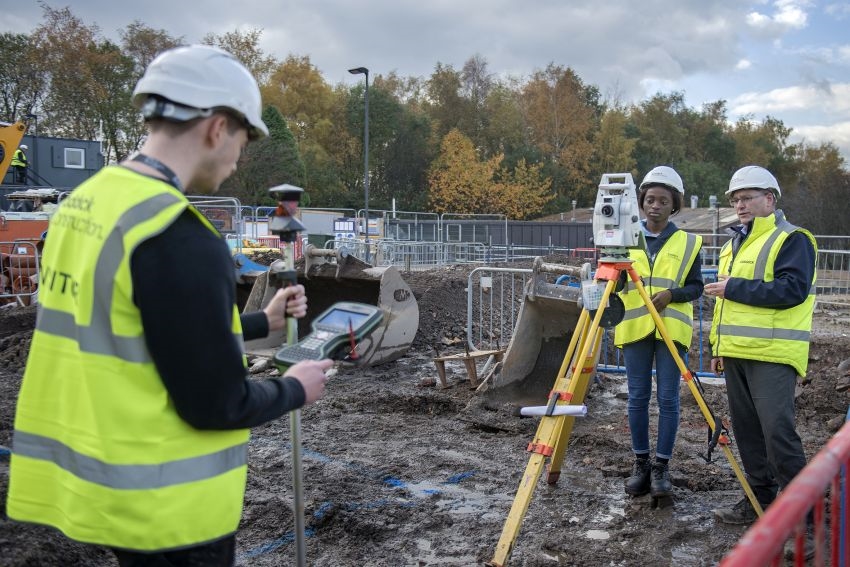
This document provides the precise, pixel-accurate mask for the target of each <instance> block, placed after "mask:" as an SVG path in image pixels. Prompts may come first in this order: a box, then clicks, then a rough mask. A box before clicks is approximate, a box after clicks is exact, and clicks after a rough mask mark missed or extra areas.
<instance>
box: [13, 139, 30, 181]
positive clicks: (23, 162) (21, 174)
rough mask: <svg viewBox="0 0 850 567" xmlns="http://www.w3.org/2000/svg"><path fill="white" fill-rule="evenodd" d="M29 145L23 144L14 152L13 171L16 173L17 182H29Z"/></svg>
mask: <svg viewBox="0 0 850 567" xmlns="http://www.w3.org/2000/svg"><path fill="white" fill-rule="evenodd" d="M27 151H29V147H28V146H27V145H26V144H21V145H20V146H18V149H17V150H15V153H14V154H12V163H11V164H10V165H11V167H12V171H13V172H14V174H15V183H18V184H20V185H26V184H27V154H26V152H27Z"/></svg>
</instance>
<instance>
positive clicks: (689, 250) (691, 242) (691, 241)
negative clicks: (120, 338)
mask: <svg viewBox="0 0 850 567" xmlns="http://www.w3.org/2000/svg"><path fill="white" fill-rule="evenodd" d="M696 245H697V237H696V236H695V235H693V234H688V233H685V253H684V254H683V255H682V258H683V259H684V260H688V259H689V258H690V257H691V254H693V253H694V248H696ZM690 267H691V264H688V263H687V262H682V263H680V264H679V273H678V274H676V282H675V284H674V285H676V286H678V284H679V282H680V281H682V279H683V278H684V277H685V270H687V269H688V268H690ZM670 287H673V286H670ZM668 289H670V288H668Z"/></svg>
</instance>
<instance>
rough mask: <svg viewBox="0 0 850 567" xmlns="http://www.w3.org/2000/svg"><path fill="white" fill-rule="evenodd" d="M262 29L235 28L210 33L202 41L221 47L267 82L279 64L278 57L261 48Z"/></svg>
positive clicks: (256, 76)
mask: <svg viewBox="0 0 850 567" xmlns="http://www.w3.org/2000/svg"><path fill="white" fill-rule="evenodd" d="M262 35H263V30H261V29H249V30H246V31H240V30H234V31H230V32H226V33H223V34H214V33H208V34H207V35H205V36H204V38H203V39H202V40H201V43H205V44H207V45H213V46H215V47H220V48H221V49H224V50H225V51H227V52H229V53H231V54H233V56H235V57H236V58H237V59H239V61H241V62H242V64H243V65H245V67H247V68H248V71H250V72H251V74H252V75H253V76H254V78H255V79H256V80H257V82H258V83H260V84H265V83H266V82H267V81H268V80H269V77H270V76H271V73H272V72H273V71H274V68H275V66H276V65H277V59H275V58H274V57H273V56H271V55H268V54H267V53H265V52H264V51H263V50H262V49H260V37H261V36H262Z"/></svg>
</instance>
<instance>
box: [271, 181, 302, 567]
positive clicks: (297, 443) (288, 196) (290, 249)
mask: <svg viewBox="0 0 850 567" xmlns="http://www.w3.org/2000/svg"><path fill="white" fill-rule="evenodd" d="M303 192H304V190H303V189H301V188H300V187H295V186H294V185H288V184H284V185H278V186H277V187H272V188H271V189H269V193H271V194H272V195H274V196H275V197H276V198H277V201H278V205H277V208H276V209H275V210H274V212H272V214H271V215H270V217H269V231H270V232H271V233H272V234H276V235H277V236H279V237H280V244H281V251H282V253H283V263H284V267H285V269H284V271H282V272H277V273H276V274H275V277H276V278H277V282H276V283H277V284H278V286H279V287H287V286H290V285H295V284H297V283H298V278H297V275H296V272H295V243H296V241H297V240H298V238H299V233H300V232H301V231H303V230H304V225H303V224H301V222H300V221H299V220H298V219H297V218H295V212H296V210H297V209H298V202H299V200H300V199H301V194H302V193H303ZM297 342H298V322H297V321H296V320H295V318H294V317H287V318H286V344H288V345H292V344H295V343H297ZM289 429H290V440H291V443H292V491H293V493H294V499H293V510H292V513H293V516H294V517H295V553H296V565H298V567H306V565H307V549H306V542H305V541H304V539H305V534H304V489H303V486H302V477H301V410H299V409H296V410H293V411H291V412H289Z"/></svg>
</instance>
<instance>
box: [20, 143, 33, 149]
mask: <svg viewBox="0 0 850 567" xmlns="http://www.w3.org/2000/svg"><path fill="white" fill-rule="evenodd" d="M18 147H19V148H21V149H22V150H28V149H30V147H29V146H28V145H26V144H21V145H20V146H18Z"/></svg>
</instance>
